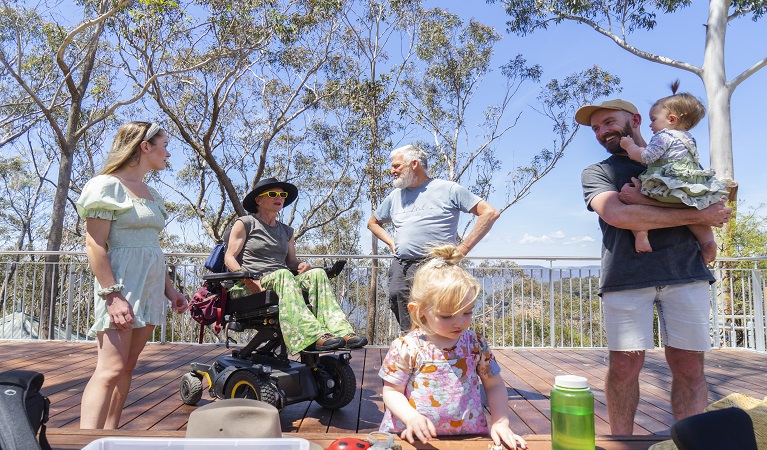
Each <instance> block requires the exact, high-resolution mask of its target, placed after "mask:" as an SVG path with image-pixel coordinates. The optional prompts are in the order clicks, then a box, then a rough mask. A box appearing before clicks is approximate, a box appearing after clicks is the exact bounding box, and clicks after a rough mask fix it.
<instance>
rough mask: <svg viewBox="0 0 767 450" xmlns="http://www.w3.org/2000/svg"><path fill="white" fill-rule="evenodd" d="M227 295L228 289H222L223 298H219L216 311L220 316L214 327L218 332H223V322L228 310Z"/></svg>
mask: <svg viewBox="0 0 767 450" xmlns="http://www.w3.org/2000/svg"><path fill="white" fill-rule="evenodd" d="M227 297H228V294H227V292H226V289H221V300H219V302H218V307H217V308H216V313H218V318H216V326H215V327H214V329H215V330H216V334H218V333H220V332H221V324H222V323H224V312H225V311H226V298H227Z"/></svg>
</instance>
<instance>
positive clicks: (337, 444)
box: [325, 438, 370, 450]
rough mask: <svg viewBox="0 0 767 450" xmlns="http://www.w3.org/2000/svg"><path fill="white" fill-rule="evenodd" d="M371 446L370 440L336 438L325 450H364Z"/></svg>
mask: <svg viewBox="0 0 767 450" xmlns="http://www.w3.org/2000/svg"><path fill="white" fill-rule="evenodd" d="M367 448H370V442H368V441H363V440H362V439H357V438H343V439H336V440H335V441H333V442H331V443H330V445H329V446H327V448H325V450H364V449H367Z"/></svg>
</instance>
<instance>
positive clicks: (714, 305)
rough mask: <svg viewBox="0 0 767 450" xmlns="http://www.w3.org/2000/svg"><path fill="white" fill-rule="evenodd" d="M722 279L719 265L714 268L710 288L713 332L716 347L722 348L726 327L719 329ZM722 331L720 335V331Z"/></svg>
mask: <svg viewBox="0 0 767 450" xmlns="http://www.w3.org/2000/svg"><path fill="white" fill-rule="evenodd" d="M721 279H722V269H721V268H719V267H718V266H717V267H715V268H714V284H712V285H711V288H710V290H709V292H710V294H711V333H712V335H713V336H714V341H715V342H714V348H722V339H724V333H726V331H725V330H724V329H721V330H720V329H719V327H720V325H719V281H720V280H721ZM720 332H721V333H722V335H721V337H719V333H720Z"/></svg>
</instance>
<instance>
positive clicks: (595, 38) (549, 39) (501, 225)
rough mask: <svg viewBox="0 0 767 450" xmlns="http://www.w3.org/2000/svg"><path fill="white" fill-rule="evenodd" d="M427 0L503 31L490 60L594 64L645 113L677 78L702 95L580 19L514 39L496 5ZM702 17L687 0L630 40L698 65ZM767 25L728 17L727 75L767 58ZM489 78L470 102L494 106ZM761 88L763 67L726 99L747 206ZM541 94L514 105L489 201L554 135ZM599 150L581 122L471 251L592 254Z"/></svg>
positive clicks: (699, 131) (558, 68)
mask: <svg viewBox="0 0 767 450" xmlns="http://www.w3.org/2000/svg"><path fill="white" fill-rule="evenodd" d="M427 6H429V7H434V6H440V7H442V8H445V9H447V10H449V11H450V12H453V13H455V14H458V15H459V16H461V17H462V18H464V20H466V21H468V19H469V18H470V17H474V18H475V19H477V20H478V21H480V22H482V23H485V24H489V25H492V26H495V27H496V29H497V30H498V31H499V32H500V33H502V34H503V39H502V41H501V42H500V43H499V44H498V45H497V47H496V49H497V50H496V54H495V55H494V58H496V60H495V61H494V64H493V65H494V66H495V67H498V66H500V65H501V64H503V63H504V62H505V61H508V60H509V59H511V58H513V57H514V56H515V55H517V54H519V53H521V54H523V55H524V57H525V58H526V59H527V60H528V63H530V64H540V65H541V66H542V67H543V70H544V75H543V81H544V82H545V81H548V80H550V79H552V78H557V79H560V80H561V79H562V78H564V77H566V76H567V75H570V74H571V73H573V72H577V71H582V70H585V69H587V68H589V67H592V66H594V65H598V66H600V67H601V68H603V69H606V70H607V71H609V72H610V73H612V74H614V75H617V76H618V77H619V78H620V79H621V86H622V87H623V92H622V93H621V94H620V97H622V98H625V99H627V100H630V101H632V102H633V103H634V104H635V105H636V106H637V107H638V108H639V111H640V113H642V115H643V116H645V117H646V115H647V111H648V110H649V107H650V105H651V104H652V103H653V102H654V101H655V100H656V99H658V98H660V97H663V96H666V95H669V94H670V90H669V89H668V85H669V83H671V82H672V81H673V80H675V79H677V78H678V79H679V80H680V81H681V90H682V91H688V92H691V93H693V94H694V95H696V96H697V97H699V98H701V99H704V100H705V91H704V89H703V83H702V81H701V80H700V79H699V78H698V77H697V76H695V75H693V74H691V73H689V72H686V71H682V70H679V69H674V68H671V67H667V66H663V65H660V64H657V63H652V62H649V61H645V60H643V59H640V58H638V57H636V56H633V55H631V54H629V53H628V52H626V51H624V50H622V49H621V48H619V47H618V46H617V45H615V44H614V43H613V42H612V41H610V40H609V39H607V38H606V37H604V36H602V35H599V34H597V33H596V32H595V31H593V30H592V29H591V28H589V27H587V26H585V25H577V24H571V23H563V24H561V25H558V26H553V27H551V28H549V29H548V30H546V31H539V32H536V33H535V34H533V35H530V36H526V37H517V36H515V35H509V34H507V33H506V32H505V21H506V16H505V12H504V11H503V9H502V6H501V5H500V4H498V3H496V4H491V5H488V4H485V2H483V1H476V0H474V1H452V2H444V1H441V2H437V1H432V2H427ZM707 14H708V2H703V1H696V2H693V6H691V7H688V8H686V9H684V10H683V11H682V12H680V13H677V14H674V15H669V16H661V17H659V20H658V22H659V23H658V26H657V27H656V29H655V30H654V31H653V32H652V33H637V34H634V35H632V37H631V38H630V42H631V43H632V44H633V45H635V46H636V47H638V48H640V49H643V50H647V51H650V52H653V53H656V54H661V55H664V56H669V57H672V58H675V59H678V60H682V61H686V62H689V63H692V64H695V65H700V64H701V63H702V60H703V45H704V33H705V27H704V26H703V25H704V24H705V22H706V17H707ZM766 23H767V19H763V20H762V21H761V22H756V23H755V22H753V21H751V20H750V19H748V18H741V19H738V20H737V21H735V22H733V23H731V24H730V27H729V29H728V34H727V55H726V64H727V77H728V79H731V78H733V77H734V76H735V75H737V74H739V73H740V72H742V71H743V70H745V69H746V68H748V67H750V66H752V65H753V64H754V63H756V62H757V61H758V60H760V59H761V58H764V57H765V56H767V55H765V51H764V48H765V47H764V44H765V43H767V26H765V24H766ZM496 85H498V82H494V81H493V75H491V76H490V77H489V78H488V80H487V81H485V83H484V86H483V89H482V91H481V92H480V93H479V96H480V98H479V99H478V100H477V102H479V103H483V102H487V103H491V102H492V95H493V86H496ZM765 88H767V69H762V70H761V71H759V72H757V73H756V74H755V75H753V76H751V77H750V78H749V79H748V80H746V81H745V82H744V83H743V84H741V85H740V86H739V87H738V88H737V89H736V90H735V92H734V94H733V97H732V120H733V149H734V150H733V153H734V164H735V178H736V179H737V180H738V182H739V183H740V190H739V198H740V199H741V200H743V201H745V202H746V205H750V206H755V205H757V204H759V203H767V193H765V189H764V188H763V186H761V184H760V182H759V179H761V177H763V173H764V169H763V167H762V166H763V164H762V161H764V157H763V155H762V152H763V151H765V150H766V149H765V148H764V139H763V138H762V137H761V134H762V133H761V132H760V131H761V130H762V129H764V125H763V120H761V119H762V117H763V116H764V115H765V112H764V111H763V110H762V109H761V108H760V107H761V106H763V105H767V89H765ZM538 91H539V87H538V86H534V85H530V86H528V89H527V90H525V89H523V90H522V91H520V93H519V94H518V95H517V97H516V100H515V105H513V106H512V110H517V111H522V112H523V114H522V117H521V119H520V122H519V124H518V125H517V127H516V128H515V129H514V130H513V131H511V132H510V135H509V137H508V138H507V139H506V141H505V142H504V143H503V145H501V146H500V148H502V149H503V150H501V151H500V152H499V156H500V157H501V158H502V159H503V161H504V163H505V167H504V169H503V171H502V173H501V174H498V176H497V180H498V181H497V183H498V184H497V185H498V191H499V192H498V193H496V194H495V195H494V196H491V197H490V199H489V201H490V203H491V204H496V205H500V204H501V203H502V201H503V199H502V197H501V195H502V191H503V174H505V173H507V172H508V171H509V170H510V169H511V168H512V166H515V165H520V164H527V163H528V162H529V160H530V158H531V157H532V155H534V154H535V153H537V152H538V151H540V149H541V148H543V147H544V146H547V145H548V144H549V142H544V141H542V140H541V136H543V137H545V136H547V135H550V134H551V124H550V123H549V122H547V119H545V118H543V117H542V116H540V115H539V114H538V113H537V112H535V111H533V110H532V109H531V106H533V105H535V103H536V96H537V95H538ZM483 98H484V99H486V100H482V99H483ZM760 127H761V128H760ZM642 132H643V135H644V136H645V138H649V137H650V136H651V132H650V129H649V122H648V121H643V125H642ZM692 133H693V135H694V136H695V137H696V139H697V141H698V147H699V149H700V152H701V162H702V163H703V165H704V166H705V167H708V166H709V144H708V123H707V119H704V120H703V121H702V122H701V123H700V124H699V125H698V126H697V127H695V128H694V129H693V130H692ZM606 156H607V153H606V151H605V150H604V148H602V147H601V146H600V145H599V144H598V143H597V142H596V140H595V138H594V135H593V133H592V132H591V130H589V129H586V128H583V127H581V129H580V131H579V132H578V135H577V137H576V138H575V140H574V141H573V142H572V143H571V145H570V146H569V147H568V148H567V150H566V152H565V157H564V159H563V160H561V161H560V162H559V163H558V164H557V166H556V168H555V169H554V170H553V171H552V172H551V173H549V174H548V175H547V176H546V177H544V178H543V179H542V180H541V181H539V182H538V183H537V184H535V185H534V186H533V189H532V193H531V194H530V195H529V196H528V197H526V198H525V199H523V200H522V201H520V202H518V203H517V204H515V205H514V206H512V207H511V208H509V209H508V210H507V211H506V212H505V213H504V214H503V215H502V216H501V218H500V219H499V220H498V221H497V222H496V224H495V226H494V227H493V229H492V231H491V232H490V234H489V235H488V236H487V237H485V239H484V240H483V241H482V242H481V243H480V244H479V245H478V246H477V247H476V248H475V249H474V251H473V252H472V256H517V257H525V256H535V257H538V256H542V257H545V256H567V257H574V256H578V257H582V256H585V257H596V256H599V252H600V247H601V244H600V239H601V233H600V230H599V226H598V224H597V216H596V214H594V213H591V212H589V211H587V210H586V208H585V205H584V202H583V198H582V191H581V185H580V173H581V170H583V168H584V167H586V166H587V165H588V164H591V163H593V162H597V161H601V160H602V159H604V158H605V157H606ZM515 161H518V163H516V164H515ZM366 231H367V230H366ZM366 236H369V234H366V235H363V242H365V241H368V239H367V238H366ZM565 264H569V263H565Z"/></svg>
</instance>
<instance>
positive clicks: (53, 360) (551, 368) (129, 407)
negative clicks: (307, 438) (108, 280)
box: [0, 341, 767, 448]
mask: <svg viewBox="0 0 767 450" xmlns="http://www.w3.org/2000/svg"><path fill="white" fill-rule="evenodd" d="M386 351H387V349H386V348H382V347H370V348H366V349H364V350H356V351H353V352H352V360H351V367H352V369H353V370H354V373H355V376H356V378H357V392H356V394H355V396H354V399H353V400H352V402H351V403H349V405H347V406H345V407H344V408H342V409H341V410H337V411H329V410H325V409H324V408H321V407H320V406H319V405H317V404H316V403H315V402H302V403H298V404H294V405H290V406H288V407H286V408H284V409H283V410H282V411H281V413H280V418H281V425H282V428H283V431H284V432H286V433H297V434H299V435H302V436H304V435H319V434H326V433H329V434H330V435H337V434H344V433H350V434H354V433H362V434H365V433H368V432H370V431H373V430H376V429H377V428H378V424H379V423H380V421H381V418H382V417H383V410H384V408H383V399H382V397H381V388H382V386H383V383H382V381H381V379H380V378H379V377H378V371H379V370H380V368H381V363H382V360H383V357H384V355H385V354H386ZM230 352H231V349H226V348H224V347H223V346H221V345H211V344H203V345H196V344H149V345H147V347H146V349H145V350H144V353H142V356H141V358H140V360H139V364H138V366H137V368H136V370H135V372H134V379H133V383H132V387H131V391H130V393H129V394H128V399H127V400H126V407H125V410H124V412H123V416H122V420H121V429H122V430H125V432H133V433H135V434H138V435H140V434H145V433H146V432H147V431H149V432H151V433H163V432H168V433H170V432H176V433H178V432H181V433H183V431H184V430H185V428H186V423H187V420H188V417H189V414H190V413H191V412H192V411H193V410H194V409H196V408H197V407H198V406H201V405H203V404H206V403H209V402H210V401H212V400H211V399H210V398H209V396H208V394H207V386H205V388H206V389H205V392H204V393H203V400H202V401H200V403H199V405H197V406H187V405H184V404H183V403H182V402H181V399H180V397H179V394H178V389H179V380H180V377H181V375H182V374H183V373H185V372H186V371H188V370H189V365H190V363H192V362H193V361H197V362H204V363H210V362H212V361H213V360H215V358H217V357H219V356H222V355H226V354H229V353H230ZM494 353H495V355H496V358H497V360H498V363H499V364H500V366H501V375H502V376H503V378H504V380H505V383H506V389H507V393H508V396H509V407H510V408H511V411H512V415H511V421H512V423H511V424H512V429H514V431H515V432H516V433H518V434H522V435H535V434H538V435H547V434H548V433H549V432H550V422H549V414H550V409H549V391H550V389H551V386H552V384H553V381H554V377H555V376H556V375H557V374H562V373H574V374H579V375H584V376H586V377H587V378H588V379H589V384H590V385H591V387H592V390H593V392H594V396H595V401H596V403H595V414H596V427H597V434H607V433H609V423H608V417H607V409H606V406H605V403H604V402H605V400H604V392H603V390H602V389H603V386H604V378H605V376H606V373H607V355H608V352H607V350H604V349H562V348H557V349H495V350H494ZM0 354H1V355H2V359H1V360H0V371H5V370H10V369H26V370H37V371H39V372H42V373H43V374H44V375H45V378H46V379H45V384H44V386H43V393H44V394H45V395H47V396H48V397H49V398H50V399H51V401H52V404H51V419H50V422H49V427H50V428H53V429H59V430H63V429H73V428H76V427H77V426H78V424H79V414H80V400H81V396H82V390H83V389H84V387H85V384H86V383H87V382H88V379H89V378H90V376H91V374H92V372H93V369H94V367H95V364H96V344H95V343H93V342H90V343H68V342H60V341H0ZM765 369H767V355H764V354H757V353H754V352H750V351H744V350H715V351H713V352H710V353H707V354H706V374H707V379H708V382H709V395H708V397H709V403H710V402H713V401H716V400H719V399H721V398H722V397H724V396H726V395H728V394H730V393H733V392H739V393H743V394H747V395H751V396H754V397H759V398H762V397H764V396H767V386H765V384H764V383H763V381H762V380H763V373H764V371H765ZM670 379H671V375H670V371H669V369H668V366H667V365H666V362H665V356H664V353H663V351H662V350H654V351H649V352H647V357H646V361H645V367H644V368H643V371H642V374H641V377H640V390H641V394H640V403H639V409H638V412H637V416H636V421H635V432H636V433H639V434H648V433H659V434H664V433H667V432H668V428H669V427H670V426H671V424H672V423H673V417H672V414H671V407H670V404H669V398H668V397H669V389H670ZM142 432H144V433H142ZM631 445H634V444H631ZM612 448H619V447H612ZM627 448H629V447H627Z"/></svg>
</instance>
